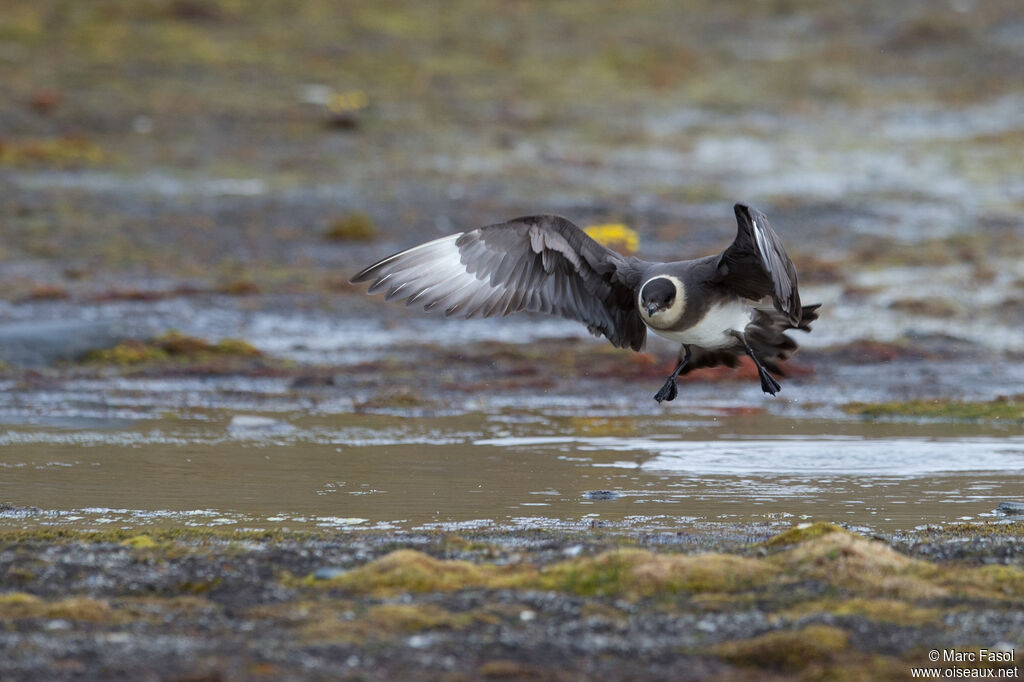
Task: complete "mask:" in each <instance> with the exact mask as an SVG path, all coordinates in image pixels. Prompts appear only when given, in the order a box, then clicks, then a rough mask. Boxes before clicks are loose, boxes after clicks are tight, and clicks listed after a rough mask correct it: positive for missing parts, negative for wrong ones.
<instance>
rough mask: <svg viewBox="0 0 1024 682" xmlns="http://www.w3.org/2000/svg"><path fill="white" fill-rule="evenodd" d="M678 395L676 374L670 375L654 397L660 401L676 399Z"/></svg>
mask: <svg viewBox="0 0 1024 682" xmlns="http://www.w3.org/2000/svg"><path fill="white" fill-rule="evenodd" d="M677 395H679V388H678V387H677V386H676V378H675V376H670V377H669V378H668V379H667V380H666V381H665V383H664V384H663V385H662V387H661V389H659V390H658V392H657V393H655V394H654V399H655V400H657V401H658V402H659V403H660V402H663V401H665V400H668V401H669V402H671V401H673V400H675V399H676V396H677Z"/></svg>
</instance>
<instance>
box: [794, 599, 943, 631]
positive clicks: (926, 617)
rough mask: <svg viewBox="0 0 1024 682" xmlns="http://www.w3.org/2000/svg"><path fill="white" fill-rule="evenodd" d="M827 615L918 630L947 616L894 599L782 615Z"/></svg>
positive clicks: (821, 604)
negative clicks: (862, 619)
mask: <svg viewBox="0 0 1024 682" xmlns="http://www.w3.org/2000/svg"><path fill="white" fill-rule="evenodd" d="M819 613H827V614H831V615H834V616H862V617H864V618H867V619H869V620H873V621H877V622H883V623H895V624H897V625H908V626H915V627H920V626H924V625H930V624H934V623H937V622H938V621H940V620H941V619H942V617H943V616H944V615H945V614H946V613H948V610H942V609H937V608H929V607H918V606H915V605H914V604H912V603H910V602H906V601H900V600H896V599H872V598H869V597H861V598H855V599H843V600H836V599H821V600H814V601H809V602H806V603H803V604H800V605H799V606H797V607H796V608H794V609H791V610H788V611H786V612H785V613H784V614H782V615H784V616H785V617H787V618H801V617H806V616H808V615H813V614H819Z"/></svg>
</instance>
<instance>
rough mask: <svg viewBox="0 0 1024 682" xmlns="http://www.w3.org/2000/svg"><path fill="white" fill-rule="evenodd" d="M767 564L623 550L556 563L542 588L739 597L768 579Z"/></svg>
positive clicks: (735, 558) (583, 592) (769, 569)
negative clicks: (727, 594)
mask: <svg viewBox="0 0 1024 682" xmlns="http://www.w3.org/2000/svg"><path fill="white" fill-rule="evenodd" d="M773 573H774V569H773V568H772V567H771V566H769V565H768V564H766V563H764V562H760V561H758V560H755V559H748V558H745V557H739V556H733V555H729V554H715V553H708V554H696V555H686V554H654V553H651V552H647V551H644V550H635V549H623V550H614V551H611V552H605V553H604V554H600V555H598V556H596V557H592V558H586V559H577V560H572V561H566V562H562V563H559V564H555V565H554V566H551V567H549V568H547V569H546V570H544V571H543V573H542V574H541V577H540V581H539V584H540V586H541V587H544V588H546V589H556V590H561V591H565V592H572V593H575V594H580V595H610V594H628V595H634V596H654V595H659V594H673V593H678V592H734V591H738V590H744V589H749V588H750V587H752V586H754V585H759V584H762V583H764V582H766V581H767V580H768V578H769V577H770V576H771V575H772V574H773Z"/></svg>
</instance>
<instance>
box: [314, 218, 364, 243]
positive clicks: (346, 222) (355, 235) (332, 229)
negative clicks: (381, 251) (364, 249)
mask: <svg viewBox="0 0 1024 682" xmlns="http://www.w3.org/2000/svg"><path fill="white" fill-rule="evenodd" d="M324 237H326V238H327V239H330V240H331V241H349V242H352V241H355V242H368V241H373V240H374V239H376V238H377V227H376V225H374V224H373V219H372V218H370V216H368V215H366V214H365V213H349V214H348V215H345V216H342V217H340V218H336V219H335V220H333V221H331V224H330V225H328V226H327V231H326V232H325V233H324Z"/></svg>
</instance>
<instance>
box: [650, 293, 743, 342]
mask: <svg viewBox="0 0 1024 682" xmlns="http://www.w3.org/2000/svg"><path fill="white" fill-rule="evenodd" d="M750 314H751V307H750V305H749V304H748V303H746V302H745V301H743V300H741V299H734V300H732V301H725V302H722V303H714V304H712V305H711V306H709V307H708V309H707V311H706V312H705V313H704V315H703V316H702V317H700V318H699V319H697V320H696V321H695V322H694V323H692V324H690V325H689V326H687V327H683V328H678V329H655V328H654V327H649V329H650V330H651V331H652V332H654V333H655V334H657V335H658V336H660V337H662V338H664V339H668V340H669V341H675V342H677V343H682V344H686V345H692V346H700V347H701V348H707V349H709V350H710V349H715V348H725V347H727V346H732V345H735V343H736V338H735V337H734V336H732V334H730V333H729V332H731V331H732V330H736V331H743V330H744V329H745V328H746V326H747V324H748V323H749V322H750Z"/></svg>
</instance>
